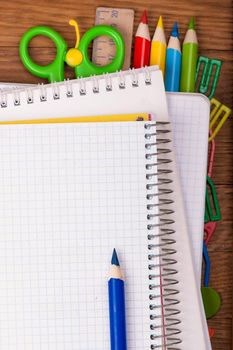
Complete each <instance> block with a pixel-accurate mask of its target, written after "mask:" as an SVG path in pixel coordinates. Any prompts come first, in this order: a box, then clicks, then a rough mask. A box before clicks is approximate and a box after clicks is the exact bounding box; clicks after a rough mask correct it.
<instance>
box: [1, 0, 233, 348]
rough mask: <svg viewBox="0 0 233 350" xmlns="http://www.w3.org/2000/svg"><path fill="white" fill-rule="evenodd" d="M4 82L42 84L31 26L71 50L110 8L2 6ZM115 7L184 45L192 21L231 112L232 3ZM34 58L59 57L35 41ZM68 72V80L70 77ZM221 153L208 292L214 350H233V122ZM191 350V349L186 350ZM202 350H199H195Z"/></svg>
mask: <svg viewBox="0 0 233 350" xmlns="http://www.w3.org/2000/svg"><path fill="white" fill-rule="evenodd" d="M0 5H1V6H0V8H1V11H0V47H1V49H0V80H1V81H6V82H24V83H36V82H38V79H37V78H35V77H33V76H31V75H30V74H29V73H27V72H25V70H24V68H23V66H22V64H21V62H20V60H19V56H18V45H19V40H20V38H21V36H22V34H23V33H24V32H25V31H26V30H27V29H28V28H29V27H31V26H35V25H50V26H52V27H53V28H54V29H55V30H57V31H59V32H60V33H61V35H63V37H64V38H65V40H67V42H68V44H69V47H73V45H74V43H75V34H74V30H73V28H71V27H70V26H69V25H68V21H69V19H70V18H75V19H76V20H78V22H79V25H80V28H81V31H82V32H84V31H86V30H87V29H88V28H90V27H91V26H92V25H93V23H94V17H95V8H96V7H97V6H108V5H109V1H107V0H105V1H104V0H102V1H101V2H98V1H97V0H82V1H74V0H56V1H55V0H54V1H52V0H37V1H32V0H11V1H3V0H0ZM111 5H112V6H116V7H126V8H133V9H134V10H135V15H136V18H135V29H136V26H137V24H138V22H139V17H140V16H141V13H142V11H143V9H145V8H146V9H148V10H150V11H149V24H150V29H151V34H152V33H153V30H154V28H155V24H156V21H157V19H158V16H159V15H160V14H162V15H163V18H164V25H165V29H166V35H167V37H168V35H169V32H170V30H171V28H172V24H173V21H174V20H176V21H178V23H179V27H180V32H181V39H183V37H184V33H185V30H186V28H187V24H188V21H189V16H190V15H194V16H195V17H196V23H197V33H198V40H199V44H200V53H201V54H203V55H207V56H208V57H216V58H219V59H222V60H223V62H224V63H223V66H222V72H221V77H220V81H219V84H218V88H217V92H216V98H218V99H219V100H220V101H222V102H223V103H225V104H227V105H229V106H231V107H232V94H233V89H232V86H233V85H232V83H233V79H232V57H233V56H232V49H233V43H232V22H233V21H232V2H231V0H221V1H219V0H208V1H201V0H190V1H185V0H176V1H168V0H163V1H154V0H144V1H142V0H140V1H139V0H134V1H129V0H125V1H123V0H118V1H116V0H112V1H111ZM31 46H32V48H31V54H32V56H33V57H34V58H36V59H37V61H38V62H40V63H48V62H49V61H50V60H52V58H53V57H54V54H55V49H54V48H53V47H51V46H52V45H51V42H49V41H48V40H44V39H43V40H41V39H40V38H37V39H34V40H33V41H32V45H31ZM72 74H73V73H72V72H71V71H70V70H68V71H67V76H69V77H72ZM216 141H217V153H216V160H215V166H214V175H213V180H214V183H215V184H216V185H217V191H218V197H219V200H220V205H221V212H222V221H221V222H220V223H219V224H218V228H217V232H216V234H215V236H214V238H213V240H212V241H211V243H210V246H209V252H210V258H211V263H212V268H211V279H210V286H212V287H214V288H216V290H217V291H218V292H219V293H220V294H221V297H222V308H221V310H220V312H219V313H218V314H217V315H216V316H215V317H214V318H213V319H212V320H211V321H210V322H209V325H210V326H211V327H214V329H215V331H216V334H215V337H214V338H213V340H212V344H213V349H214V350H230V349H232V345H231V341H232V340H231V336H232V287H233V286H232V261H233V259H232V237H233V235H232V232H233V231H232V226H233V225H232V223H233V220H232V218H233V215H232V213H233V205H232V200H233V196H232V192H233V190H232V184H233V176H232V172H233V156H232V154H233V121H232V117H231V118H230V119H229V120H228V122H227V123H226V124H225V125H224V127H223V129H222V131H221V133H220V135H219V136H218V137H217V139H216ZM185 350H188V349H185ZM197 350H199V349H197Z"/></svg>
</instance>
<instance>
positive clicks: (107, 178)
mask: <svg viewBox="0 0 233 350" xmlns="http://www.w3.org/2000/svg"><path fill="white" fill-rule="evenodd" d="M144 134H145V129H144V123H136V122H133V123H114V127H113V123H106V124H105V127H103V126H102V124H101V123H96V124H53V125H18V126H1V128H0V164H1V169H0V228H1V231H0V279H1V281H0V325H1V327H0V348H1V349H4V350H18V349H23V350H93V349H95V350H104V349H106V350H107V349H109V324H108V297H107V280H108V271H109V268H110V260H111V255H112V250H113V248H114V247H115V248H116V249H117V251H118V255H119V259H120V261H121V265H122V268H123V271H124V273H125V279H126V305H127V310H126V312H127V327H128V329H127V335H128V348H129V349H131V350H141V349H149V348H150V333H151V331H150V319H149V313H150V311H149V288H148V249H147V245H148V240H147V231H146V228H147V211H146V180H145V176H146V170H145V162H146V159H145V137H144Z"/></svg>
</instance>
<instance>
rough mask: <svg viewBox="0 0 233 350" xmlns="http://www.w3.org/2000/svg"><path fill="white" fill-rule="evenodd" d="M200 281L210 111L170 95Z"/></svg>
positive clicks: (192, 99)
mask: <svg viewBox="0 0 233 350" xmlns="http://www.w3.org/2000/svg"><path fill="white" fill-rule="evenodd" d="M167 101H168V107H169V113H170V116H171V121H172V129H173V141H174V149H175V153H176V158H177V165H178V169H179V173H180V179H181V185H182V190H183V198H184V203H185V207H186V214H187V221H188V227H189V232H190V237H191V240H192V244H193V250H194V258H195V266H196V270H197V278H198V282H199V283H200V280H201V264H202V242H203V230H204V206H205V189H206V166H207V151H208V130H209V110H208V106H209V105H208V103H206V100H205V97H203V96H202V97H201V95H197V94H195V95H194V94H175V95H173V94H167Z"/></svg>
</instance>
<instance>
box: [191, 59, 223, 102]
mask: <svg viewBox="0 0 233 350" xmlns="http://www.w3.org/2000/svg"><path fill="white" fill-rule="evenodd" d="M201 66H203V69H202V73H201ZM221 66H222V61H220V60H218V59H215V58H208V57H205V56H199V58H198V62H197V70H196V89H197V91H198V92H200V93H202V94H205V95H206V96H208V98H209V99H211V98H212V97H213V96H214V93H215V90H216V87H217V83H218V79H219V75H220V70H221ZM214 67H216V68H215V73H214V75H213V80H212V86H210V82H211V76H212V73H213V69H214ZM199 74H200V75H201V78H200V83H199V84H198V77H199ZM208 91H209V95H208Z"/></svg>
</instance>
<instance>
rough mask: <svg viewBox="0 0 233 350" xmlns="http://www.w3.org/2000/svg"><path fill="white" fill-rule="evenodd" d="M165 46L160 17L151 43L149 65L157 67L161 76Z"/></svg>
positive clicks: (163, 66)
mask: <svg viewBox="0 0 233 350" xmlns="http://www.w3.org/2000/svg"><path fill="white" fill-rule="evenodd" d="M166 46H167V45H166V37H165V33H164V28H163V19H162V16H160V17H159V21H158V24H157V27H156V29H155V32H154V36H153V39H152V43H151V52H150V65H151V66H153V65H158V66H159V68H160V69H161V71H162V73H163V75H164V70H165V61H166Z"/></svg>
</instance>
